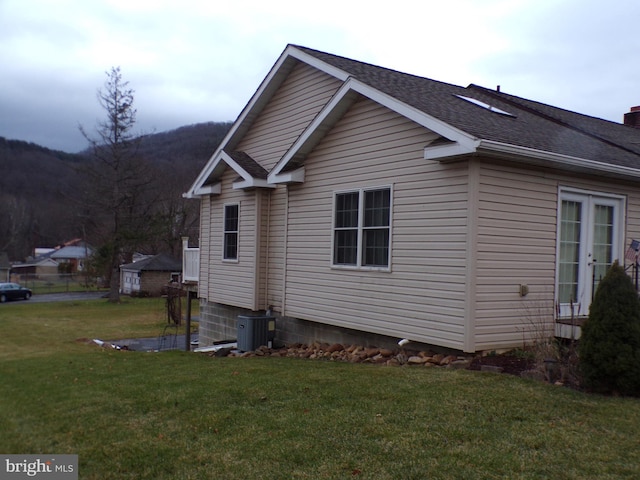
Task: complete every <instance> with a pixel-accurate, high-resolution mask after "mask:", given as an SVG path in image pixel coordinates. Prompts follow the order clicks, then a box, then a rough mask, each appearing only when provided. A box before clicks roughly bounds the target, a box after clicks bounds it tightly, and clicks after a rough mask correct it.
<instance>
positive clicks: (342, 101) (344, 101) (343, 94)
mask: <svg viewBox="0 0 640 480" xmlns="http://www.w3.org/2000/svg"><path fill="white" fill-rule="evenodd" d="M351 92H353V89H352V88H351V79H349V80H348V81H347V82H345V83H344V84H343V85H342V86H341V87H340V88H339V89H338V91H337V92H336V93H335V94H334V95H333V97H331V100H329V102H328V103H327V104H326V105H325V106H324V107H323V108H322V110H321V111H320V113H318V115H316V117H315V118H314V119H313V120H312V121H311V123H310V124H309V125H308V126H307V128H306V129H305V130H304V132H302V134H301V135H300V136H299V137H298V138H297V140H296V141H295V142H294V143H293V144H292V145H291V147H290V148H289V150H287V153H285V154H284V156H283V157H282V158H281V159H280V161H279V162H278V163H277V165H276V166H275V167H274V169H273V170H272V171H271V173H270V174H269V177H268V180H269V181H270V182H273V183H283V182H284V176H281V172H282V170H283V169H284V168H285V167H286V166H287V164H288V163H289V162H290V161H291V160H292V159H293V158H294V157H295V156H296V155H297V154H298V153H299V152H300V150H303V149H304V148H305V147H306V146H308V144H309V142H312V143H315V142H317V141H319V138H318V134H319V135H320V136H324V133H326V129H327V128H330V127H331V126H332V123H335V122H336V121H337V120H338V117H341V116H342V113H344V111H346V110H347V108H348V107H349V106H350V105H351V104H352V103H353V101H354V100H355V95H351V96H349V93H351ZM332 121H333V122H332ZM302 175H303V178H302V180H303V181H304V171H303V172H302Z"/></svg>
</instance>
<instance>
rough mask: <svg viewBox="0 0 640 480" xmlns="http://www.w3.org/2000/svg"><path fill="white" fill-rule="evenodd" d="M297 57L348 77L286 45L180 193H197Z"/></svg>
mask: <svg viewBox="0 0 640 480" xmlns="http://www.w3.org/2000/svg"><path fill="white" fill-rule="evenodd" d="M298 61H301V62H304V63H306V64H308V65H310V66H312V67H314V68H317V69H318V70H321V71H323V72H325V73H327V74H328V75H331V76H333V77H335V78H338V79H339V80H343V81H344V80H346V79H347V78H348V75H347V74H346V73H345V72H344V71H342V70H340V69H339V68H335V67H332V66H331V65H328V64H326V63H325V62H323V61H321V60H319V59H317V58H315V57H313V56H311V55H309V54H308V53H305V52H303V51H302V50H300V49H299V48H297V47H295V46H294V45H288V46H287V47H286V48H285V50H284V51H283V52H282V54H281V55H280V57H279V58H278V60H277V61H276V63H275V64H274V65H273V67H271V70H269V73H268V74H267V76H266V77H265V78H264V80H263V81H262V83H261V84H260V86H259V87H258V89H257V90H256V92H255V93H254V94H253V95H252V96H251V99H250V100H249V102H248V103H247V105H246V106H245V107H244V108H243V109H242V112H240V115H238V118H237V119H236V121H235V122H234V123H233V125H232V126H231V129H230V130H229V132H228V133H227V135H226V136H225V137H224V139H223V140H222V141H221V142H220V145H219V146H218V148H217V149H216V151H215V152H214V153H213V155H211V157H210V158H209V161H208V162H207V164H206V165H205V166H204V168H203V169H202V171H201V172H200V174H199V175H198V177H197V178H196V180H195V182H193V184H192V186H191V187H190V188H189V190H188V191H187V192H186V193H184V194H183V197H185V198H194V197H197V196H199V194H198V193H197V192H198V191H199V190H200V188H201V187H202V186H203V185H204V183H205V182H206V181H207V178H208V177H209V176H210V175H211V172H212V171H213V168H214V166H213V164H214V163H215V162H216V159H217V158H218V156H219V154H220V152H222V151H223V150H224V149H225V148H230V149H233V148H234V147H235V145H236V144H237V142H238V141H239V140H240V138H241V137H242V136H243V135H244V134H245V133H246V131H247V129H248V127H249V125H250V124H251V122H252V121H253V119H254V118H255V117H256V116H257V115H258V114H259V113H260V112H261V111H262V109H263V108H264V106H265V105H266V104H267V103H268V101H269V100H270V99H271V97H272V96H273V95H274V94H275V92H276V91H277V90H278V88H279V87H280V85H281V84H282V82H284V80H285V79H286V78H287V76H288V75H289V72H290V71H291V70H292V69H293V67H294V66H295V65H296V64H297V63H298Z"/></svg>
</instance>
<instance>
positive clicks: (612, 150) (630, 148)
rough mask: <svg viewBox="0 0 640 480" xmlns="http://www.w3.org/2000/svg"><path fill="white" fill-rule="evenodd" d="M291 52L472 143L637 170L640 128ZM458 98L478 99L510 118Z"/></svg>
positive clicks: (498, 94)
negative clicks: (448, 127)
mask: <svg viewBox="0 0 640 480" xmlns="http://www.w3.org/2000/svg"><path fill="white" fill-rule="evenodd" d="M296 48H298V49H300V50H302V51H304V52H306V53H307V54H309V55H311V56H313V57H315V58H317V59H319V60H321V61H323V62H325V63H327V64H329V65H332V66H333V67H336V68H339V69H340V70H342V71H344V72H346V73H347V74H348V75H349V76H351V77H353V78H355V79H357V80H359V81H361V82H363V83H364V84H367V85H369V86H370V87H372V88H375V89H377V90H379V91H381V92H383V93H385V94H387V95H390V96H392V97H394V98H395V99H397V100H399V101H401V102H403V103H405V104H407V105H410V106H412V107H414V108H416V109H418V110H420V111H422V112H424V113H426V114H428V115H430V116H432V117H435V118H437V119H439V120H441V121H443V122H446V123H448V124H449V125H452V126H454V127H456V128H458V129H459V130H462V131H464V132H466V133H467V134H469V135H472V136H474V137H476V138H478V139H482V140H491V141H495V142H502V143H507V144H511V145H517V146H522V147H527V148H531V149H535V150H543V151H547V152H551V153H556V154H561V155H568V156H572V157H578V158H583V159H587V160H593V161H596V162H603V163H609V164H612V165H618V166H624V167H631V168H640V129H637V128H633V127H630V126H626V125H622V124H619V123H616V122H610V121H607V120H602V119H599V118H595V117H590V116H587V115H582V114H579V113H576V112H571V111H569V110H564V109H561V108H557V107H553V106H550V105H546V104H543V103H540V102H535V101H532V100H527V99H524V98H520V97H517V96H514V95H509V94H506V93H503V92H498V91H495V90H490V89H487V88H483V87H479V86H476V85H473V84H472V85H469V86H468V87H461V86H457V85H452V84H448V83H444V82H439V81H436V80H431V79H428V78H424V77H419V76H415V75H410V74H407V73H402V72H398V71H395V70H391V69H388V68H384V67H379V66H375V65H371V64H368V63H363V62H359V61H356V60H352V59H349V58H345V57H340V56H337V55H332V54H329V53H325V52H320V51H317V50H313V49H310V48H306V47H300V46H296ZM458 96H464V97H470V98H474V99H477V100H480V101H481V102H484V103H486V104H489V105H491V106H493V107H496V108H498V109H500V110H504V111H506V112H508V113H510V114H511V115H512V116H511V115H502V114H499V113H496V112H493V111H490V110H488V109H485V108H482V107H479V106H478V105H474V104H473V103H471V102H468V101H465V100H464V99H461V98H459V97H458ZM623 113H624V112H620V115H621V116H622V114H623Z"/></svg>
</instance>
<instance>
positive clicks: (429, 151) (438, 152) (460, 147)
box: [424, 142, 476, 160]
mask: <svg viewBox="0 0 640 480" xmlns="http://www.w3.org/2000/svg"><path fill="white" fill-rule="evenodd" d="M475 151H476V146H475V145H469V144H461V143H458V142H452V143H450V144H446V145H435V146H433V147H430V146H429V145H427V146H426V147H424V159H425V160H439V159H443V158H455V157H459V156H461V155H468V154H470V153H475Z"/></svg>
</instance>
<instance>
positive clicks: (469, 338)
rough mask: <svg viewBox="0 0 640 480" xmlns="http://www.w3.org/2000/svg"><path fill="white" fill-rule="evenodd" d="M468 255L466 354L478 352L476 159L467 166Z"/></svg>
mask: <svg viewBox="0 0 640 480" xmlns="http://www.w3.org/2000/svg"><path fill="white" fill-rule="evenodd" d="M467 179H468V180H467V189H468V192H467V232H466V237H467V238H466V242H467V255H466V265H467V270H466V275H467V276H466V279H465V287H464V288H465V300H464V340H463V349H464V351H465V352H468V353H473V352H475V351H476V306H477V304H476V291H477V286H476V260H477V255H476V252H477V248H478V247H477V243H478V197H479V182H480V166H479V164H478V161H477V160H476V159H474V158H471V159H469V163H468V166H467Z"/></svg>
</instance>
